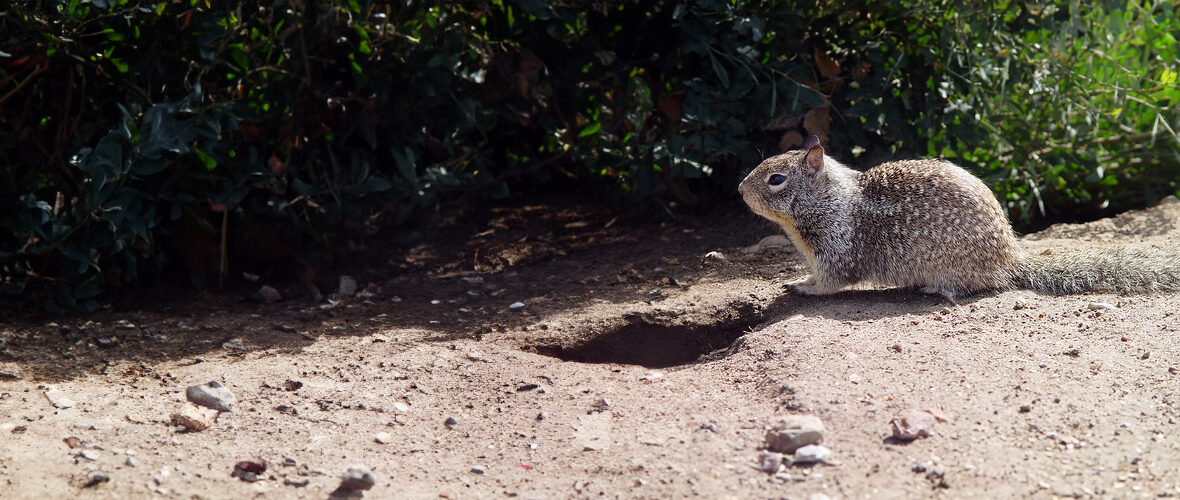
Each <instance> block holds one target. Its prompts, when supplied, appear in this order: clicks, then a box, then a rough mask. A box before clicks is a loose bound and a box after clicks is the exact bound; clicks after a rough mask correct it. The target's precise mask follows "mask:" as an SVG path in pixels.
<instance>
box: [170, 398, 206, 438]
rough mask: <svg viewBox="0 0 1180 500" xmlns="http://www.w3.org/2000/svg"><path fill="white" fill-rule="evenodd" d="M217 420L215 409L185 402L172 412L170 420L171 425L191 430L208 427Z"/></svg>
mask: <svg viewBox="0 0 1180 500" xmlns="http://www.w3.org/2000/svg"><path fill="white" fill-rule="evenodd" d="M216 420H217V410H214V409H212V408H205V407H201V406H197V405H193V404H185V405H184V407H183V408H181V410H180V411H178V412H176V413H173V414H172V416H171V418H170V421H171V422H172V425H180V426H184V427H185V428H186V429H188V430H189V431H191V432H201V431H203V430H205V429H208V428H209V427H211V426H212V425H213V422H215V421H216Z"/></svg>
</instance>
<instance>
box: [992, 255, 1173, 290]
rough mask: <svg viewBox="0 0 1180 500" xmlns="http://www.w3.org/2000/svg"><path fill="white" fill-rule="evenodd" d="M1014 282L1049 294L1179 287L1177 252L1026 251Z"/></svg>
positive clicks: (1019, 285)
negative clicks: (1030, 252)
mask: <svg viewBox="0 0 1180 500" xmlns="http://www.w3.org/2000/svg"><path fill="white" fill-rule="evenodd" d="M1014 284H1015V285H1016V286H1017V287H1018V288H1028V289H1032V290H1036V291H1038V292H1044V293H1051V294H1066V293H1080V292H1088V291H1091V290H1093V291H1126V292H1149V291H1155V290H1180V256H1177V255H1167V254H1163V253H1157V252H1149V251H1142V250H1122V249H1119V250H1076V251H1065V252H1060V253H1056V252H1055V253H1052V254H1035V255H1027V256H1025V258H1024V259H1023V260H1022V261H1021V262H1020V263H1018V264H1017V267H1016V273H1015V283H1014Z"/></svg>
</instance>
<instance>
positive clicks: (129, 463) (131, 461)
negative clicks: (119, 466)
mask: <svg viewBox="0 0 1180 500" xmlns="http://www.w3.org/2000/svg"><path fill="white" fill-rule="evenodd" d="M123 465H126V466H128V467H135V466H137V465H139V462H136V461H135V459H134V458H131V457H127V460H124V461H123Z"/></svg>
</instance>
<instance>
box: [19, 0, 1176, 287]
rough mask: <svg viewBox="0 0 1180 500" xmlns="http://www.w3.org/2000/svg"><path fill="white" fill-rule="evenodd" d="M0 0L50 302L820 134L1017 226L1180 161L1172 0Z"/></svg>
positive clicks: (1163, 180)
mask: <svg viewBox="0 0 1180 500" xmlns="http://www.w3.org/2000/svg"><path fill="white" fill-rule="evenodd" d="M0 10H3V12H2V15H0V122H2V125H0V176H2V177H3V179H2V180H0V293H4V294H8V295H10V296H17V297H23V298H25V299H29V300H40V298H41V297H52V298H53V299H54V300H53V301H52V303H53V304H55V307H56V306H65V307H80V308H83V309H93V308H95V307H97V306H98V305H99V302H98V299H99V298H100V296H101V294H102V293H103V292H104V291H109V290H111V289H113V288H118V287H123V286H126V285H129V284H134V283H144V282H148V283H151V282H157V281H159V280H160V279H161V277H162V276H163V275H164V274H166V273H168V272H170V271H178V270H182V271H183V272H184V273H186V274H187V275H188V278H189V279H190V280H191V281H192V282H193V283H194V284H196V285H198V286H205V285H207V284H209V283H212V282H215V281H221V280H223V279H225V278H227V277H229V276H233V275H237V274H238V273H239V272H241V271H249V272H261V271H263V270H264V269H265V268H266V267H267V266H271V267H274V266H286V267H288V268H292V269H299V270H301V271H302V272H304V275H305V277H306V279H308V280H311V279H313V277H312V276H311V275H312V274H313V273H314V270H315V269H316V268H317V267H320V266H322V265H324V263H325V262H328V261H329V260H330V259H331V258H332V257H334V256H338V255H339V254H340V253H341V252H347V251H349V249H352V248H355V247H356V246H358V245H363V244H364V241H365V239H366V238H368V237H370V236H371V235H373V234H375V233H377V232H379V231H381V230H383V229H386V228H390V227H394V226H397V225H399V224H403V223H406V222H407V221H412V220H413V217H414V216H415V214H417V213H419V212H420V211H421V210H423V209H425V208H428V207H431V206H433V205H434V204H436V203H437V202H438V201H439V200H440V199H443V198H448V197H458V196H466V197H482V198H489V199H490V198H500V197H505V196H508V195H510V194H513V193H521V192H523V193H535V192H539V191H541V190H559V189H586V190H591V191H593V192H596V193H598V194H599V195H600V196H602V199H604V200H608V199H613V200H615V202H617V203H620V204H622V205H626V204H630V205H631V206H646V207H654V208H655V209H656V210H655V211H656V212H667V213H671V212H673V211H674V206H676V205H693V204H696V203H700V202H701V201H702V200H707V199H711V198H716V197H718V196H732V192H733V188H734V186H735V184H736V182H737V181H738V180H739V179H740V178H741V176H742V175H743V174H744V173H745V172H747V171H749V169H751V168H753V166H754V165H756V164H757V162H758V161H759V160H760V159H761V158H762V157H765V156H767V155H770V154H774V153H776V152H777V151H779V150H781V149H783V148H789V147H793V146H796V145H798V144H800V143H801V142H802V139H803V137H804V136H805V135H806V134H810V133H814V134H819V135H821V136H823V137H824V138H825V139H826V140H827V141H829V142H830V144H831V146H832V147H831V150H832V152H833V153H834V154H836V155H837V156H839V157H841V158H842V159H844V160H846V161H848V162H849V163H852V164H854V165H858V166H869V165H871V164H873V163H875V162H878V161H881V160H884V159H889V158H893V157H898V156H925V155H930V156H942V157H947V158H951V159H954V160H956V161H959V162H960V163H962V164H964V165H965V166H968V167H969V168H972V169H974V170H975V171H976V172H977V173H979V174H981V175H984V176H987V177H988V178H989V180H990V181H991V183H992V184H993V185H994V186H995V188H996V191H997V194H998V195H999V196H1000V197H1001V199H1002V200H1004V201H1006V202H1007V203H1008V206H1009V207H1010V208H1011V210H1012V215H1013V216H1014V218H1015V219H1017V220H1019V221H1022V222H1029V221H1032V220H1035V219H1038V218H1043V217H1046V216H1047V217H1051V218H1052V217H1074V216H1077V215H1079V214H1085V215H1094V214H1098V213H1105V212H1102V211H1103V210H1107V211H1109V210H1114V209H1121V208H1126V207H1133V206H1141V205H1143V204H1146V203H1150V202H1152V201H1154V200H1157V199H1159V198H1160V197H1162V196H1166V195H1168V194H1171V193H1175V192H1176V190H1177V186H1176V178H1177V173H1178V172H1180V137H1178V136H1177V134H1176V129H1177V128H1178V127H1180V113H1177V111H1176V102H1177V100H1178V98H1180V90H1178V88H1180V87H1178V86H1177V85H1176V75H1177V72H1178V71H1180V62H1178V61H1180V45H1178V44H1177V43H1176V39H1175V36H1176V34H1177V33H1180V20H1177V18H1176V16H1175V12H1174V11H1173V6H1172V5H1171V4H1169V3H1167V2H1162V1H1159V2H1142V1H1138V2H1097V3H1089V4H1086V5H1080V4H1078V3H1077V2H1066V1H1053V2H1049V1H1047V2H1040V3H1032V2H966V3H963V2H951V1H946V0H943V1H937V0H927V1H922V2H909V3H907V2H871V1H866V2H853V3H847V2H832V1H770V0H767V1H722V0H655V1H624V2H606V1H598V0H584V1H564V2H542V1H538V0H465V1H457V2H419V1H415V0H408V1H404V2H397V3H394V4H386V3H375V2H366V1H358V0H350V1H347V2H343V1H337V2H327V1H315V0H311V1H292V2H282V1H280V2H274V3H267V2H251V1H238V2H210V1H206V0H183V1H180V2H156V3H152V2H129V1H127V0H103V1H98V0H93V1H88V2H83V1H79V0H70V1H19V0H18V1H15V2H11V3H9V5H8V7H4V8H0ZM231 271H233V272H232V273H231Z"/></svg>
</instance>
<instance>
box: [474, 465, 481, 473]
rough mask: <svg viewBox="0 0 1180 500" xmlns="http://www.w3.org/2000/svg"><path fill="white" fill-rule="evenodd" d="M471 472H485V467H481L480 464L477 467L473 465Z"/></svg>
mask: <svg viewBox="0 0 1180 500" xmlns="http://www.w3.org/2000/svg"><path fill="white" fill-rule="evenodd" d="M471 472H473V473H475V474H483V467H480V466H478V465H477V466H475V467H472V468H471Z"/></svg>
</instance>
